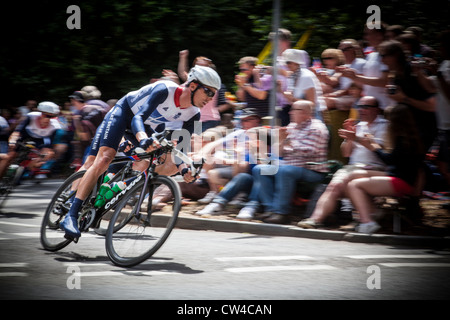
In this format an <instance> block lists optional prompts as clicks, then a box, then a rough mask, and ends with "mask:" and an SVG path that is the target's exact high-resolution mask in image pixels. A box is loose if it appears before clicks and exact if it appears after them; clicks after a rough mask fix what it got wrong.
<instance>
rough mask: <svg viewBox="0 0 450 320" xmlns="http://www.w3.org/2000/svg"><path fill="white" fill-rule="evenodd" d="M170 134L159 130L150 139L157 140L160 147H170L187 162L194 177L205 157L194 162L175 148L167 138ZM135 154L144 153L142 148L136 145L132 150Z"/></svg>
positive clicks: (200, 168)
mask: <svg viewBox="0 0 450 320" xmlns="http://www.w3.org/2000/svg"><path fill="white" fill-rule="evenodd" d="M169 135H170V132H161V133H153V134H152V139H153V140H154V141H158V143H159V144H160V146H161V147H166V148H168V149H170V151H171V152H172V153H173V154H174V155H175V156H176V157H178V158H180V159H181V161H183V162H184V163H185V164H187V165H188V166H189V167H190V169H191V173H192V176H193V177H195V176H196V175H198V174H199V173H200V171H201V170H202V167H203V164H204V163H205V159H203V158H202V159H201V161H200V163H198V162H195V161H194V160H192V159H191V158H190V157H189V156H188V155H187V154H185V153H183V152H181V151H180V150H178V149H176V148H175V145H174V143H173V142H172V141H170V140H168V139H167V138H168V136H169ZM134 152H135V154H136V155H137V156H139V155H140V154H143V153H146V152H145V150H144V149H142V148H139V147H137V148H136V149H135V150H134Z"/></svg>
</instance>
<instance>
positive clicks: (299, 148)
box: [282, 119, 329, 172]
mask: <svg viewBox="0 0 450 320" xmlns="http://www.w3.org/2000/svg"><path fill="white" fill-rule="evenodd" d="M287 134H288V135H287V139H286V140H288V142H287V143H286V144H285V146H284V147H283V162H282V163H283V164H286V165H291V166H297V167H304V168H307V169H310V170H314V171H318V172H328V165H327V163H326V161H327V155H328V138H329V133H328V129H327V127H326V126H325V124H324V123H323V122H322V121H320V120H318V119H309V120H307V121H305V122H303V123H301V124H297V123H290V124H289V125H288V126H287ZM308 162H320V163H321V164H318V165H310V164H307V163H308Z"/></svg>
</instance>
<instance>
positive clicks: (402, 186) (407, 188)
mask: <svg viewBox="0 0 450 320" xmlns="http://www.w3.org/2000/svg"><path fill="white" fill-rule="evenodd" d="M390 178H391V183H392V187H393V188H394V191H395V193H396V196H397V197H402V196H408V195H411V194H412V193H413V192H414V188H413V187H412V186H411V185H410V184H408V183H406V182H405V180H403V179H400V178H397V177H390Z"/></svg>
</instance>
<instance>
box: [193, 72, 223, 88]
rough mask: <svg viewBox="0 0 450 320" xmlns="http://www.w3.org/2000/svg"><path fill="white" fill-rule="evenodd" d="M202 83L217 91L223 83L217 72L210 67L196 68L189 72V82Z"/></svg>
mask: <svg viewBox="0 0 450 320" xmlns="http://www.w3.org/2000/svg"><path fill="white" fill-rule="evenodd" d="M192 81H197V82H200V83H201V84H204V85H206V86H209V87H212V88H214V89H216V90H219V89H220V86H221V83H222V82H221V81H220V76H219V75H218V74H217V72H216V71H215V70H214V69H212V68H210V67H202V66H195V67H193V68H192V69H191V71H189V74H188V79H187V82H188V83H191V82H192Z"/></svg>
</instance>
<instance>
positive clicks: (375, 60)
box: [363, 52, 395, 110]
mask: <svg viewBox="0 0 450 320" xmlns="http://www.w3.org/2000/svg"><path fill="white" fill-rule="evenodd" d="M388 70H389V69H388V67H387V66H386V65H385V64H384V63H382V62H381V56H380V55H379V53H378V52H372V53H371V54H369V55H368V56H367V57H366V63H365V64H364V67H363V75H364V76H366V77H375V78H379V77H381V75H382V74H383V72H386V71H388ZM363 95H364V96H372V97H375V98H376V99H377V100H378V103H379V104H380V108H381V109H383V110H384V109H386V107H388V106H390V105H394V104H395V102H394V101H393V100H392V99H390V98H389V97H388V96H387V94H386V88H384V87H374V86H369V85H364V86H363Z"/></svg>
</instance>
